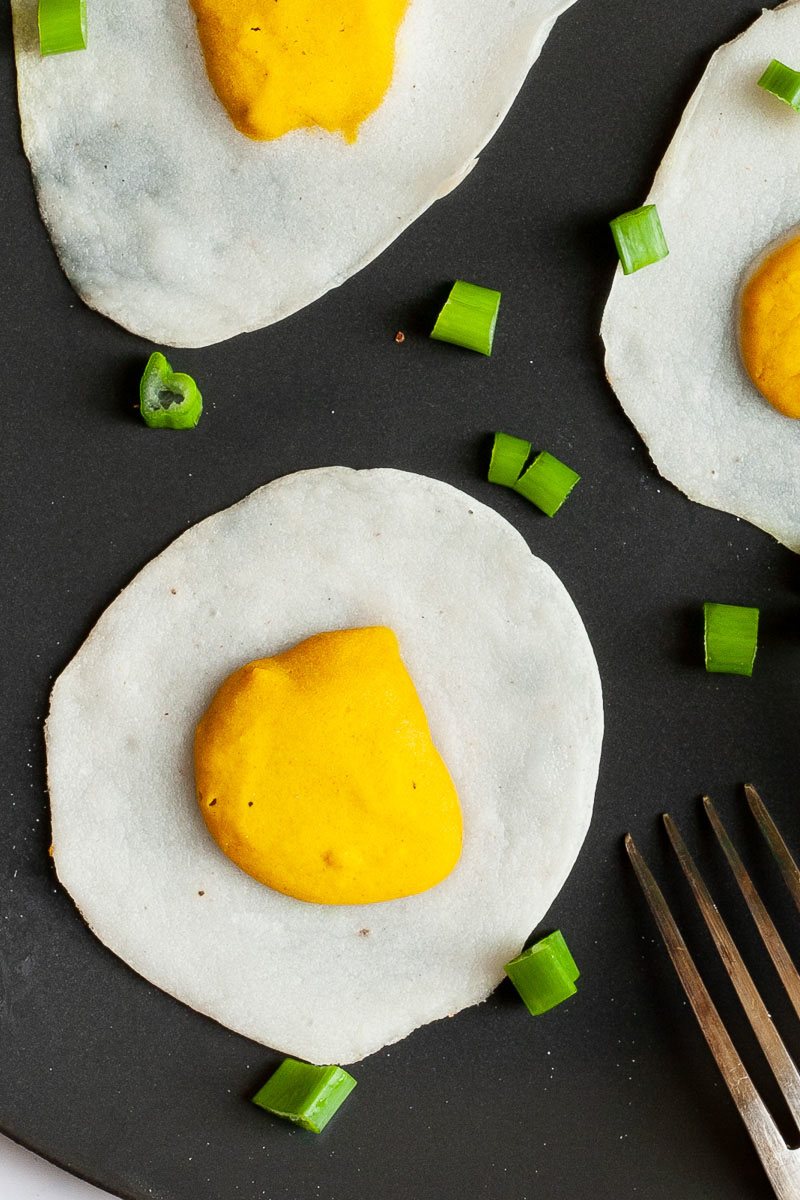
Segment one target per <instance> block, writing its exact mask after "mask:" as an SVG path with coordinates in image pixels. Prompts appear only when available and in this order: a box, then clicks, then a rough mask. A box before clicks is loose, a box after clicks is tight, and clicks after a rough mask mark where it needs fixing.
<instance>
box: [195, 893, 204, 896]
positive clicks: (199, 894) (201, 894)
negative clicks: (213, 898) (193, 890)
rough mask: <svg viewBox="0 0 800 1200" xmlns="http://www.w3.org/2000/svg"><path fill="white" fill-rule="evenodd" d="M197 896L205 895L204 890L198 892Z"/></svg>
mask: <svg viewBox="0 0 800 1200" xmlns="http://www.w3.org/2000/svg"><path fill="white" fill-rule="evenodd" d="M197 894H198V896H205V892H198V893H197Z"/></svg>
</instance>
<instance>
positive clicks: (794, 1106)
mask: <svg viewBox="0 0 800 1200" xmlns="http://www.w3.org/2000/svg"><path fill="white" fill-rule="evenodd" d="M664 825H665V826H666V829H667V833H668V835H669V840H670V842H671V843H672V848H673V849H674V851H675V853H676V855H677V856H678V862H679V863H680V865H681V868H682V870H683V873H684V875H685V876H686V878H687V879H688V881H689V885H690V887H691V889H692V892H693V893H694V898H695V900H696V901H697V905H698V907H699V909H700V912H701V913H702V915H703V920H704V921H705V923H706V925H707V926H708V929H709V932H710V934H711V936H712V937H713V939H714V944H715V945H716V947H717V950H718V951H719V956H720V958H721V959H722V961H723V963H724V964H725V969H726V971H727V972H728V974H729V975H730V978H731V983H732V984H733V986H734V988H735V989H736V995H737V996H738V997H739V1000H740V1002H741V1005H742V1008H743V1009H744V1011H745V1013H746V1014H747V1019H748V1021H749V1022H750V1024H751V1025H752V1027H753V1032H754V1034H755V1035H756V1037H757V1038H758V1043H759V1045H760V1046H761V1049H762V1050H763V1051H764V1054H765V1056H766V1059H767V1062H768V1063H769V1065H770V1067H771V1068H772V1071H773V1074H774V1075H775V1078H776V1079H777V1081H778V1084H779V1085H780V1089H781V1091H782V1092H783V1095H784V1098H785V1100H786V1103H787V1104H788V1106H789V1109H790V1110H791V1114H792V1117H793V1118H794V1121H795V1124H796V1125H798V1126H800V1072H798V1070H797V1067H796V1066H795V1065H794V1062H793V1061H792V1059H791V1056H790V1054H789V1051H788V1050H787V1049H786V1047H785V1045H784V1044H783V1041H782V1039H781V1036H780V1034H779V1033H778V1031H777V1029H776V1028H775V1026H774V1024H773V1022H772V1017H771V1016H770V1015H769V1013H768V1011H767V1007H766V1005H765V1004H764V1001H763V1000H762V999H761V996H760V995H759V992H758V989H757V988H756V985H755V984H754V983H753V978H752V976H751V974H750V972H749V971H748V969H747V967H746V966H745V963H744V959H743V958H742V956H741V954H740V953H739V950H738V948H737V946H736V943H735V942H734V940H733V938H732V937H731V935H730V932H729V930H728V927H727V925H726V924H725V922H724V921H723V919H722V917H721V916H720V914H719V910H718V908H717V906H716V904H715V903H714V901H713V899H712V897H711V893H710V892H709V890H708V888H707V887H706V885H705V883H704V881H703V878H702V876H701V875H700V872H699V871H698V870H697V867H696V866H695V863H694V860H693V858H692V856H691V854H690V853H689V851H688V850H687V848H686V844H685V843H684V841H683V838H682V837H681V835H680V834H679V833H678V830H677V828H676V826H675V822H674V821H673V820H672V818H671V817H670V815H669V813H664Z"/></svg>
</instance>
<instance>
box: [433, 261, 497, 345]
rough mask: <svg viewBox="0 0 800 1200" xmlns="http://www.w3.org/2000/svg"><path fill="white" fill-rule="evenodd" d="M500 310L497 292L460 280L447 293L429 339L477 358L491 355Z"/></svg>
mask: <svg viewBox="0 0 800 1200" xmlns="http://www.w3.org/2000/svg"><path fill="white" fill-rule="evenodd" d="M499 307H500V293H499V292H493V291H492V290H491V288H485V287H479V286H478V284H476V283H464V281H463V280H461V279H459V280H457V281H456V283H454V284H453V286H452V288H451V289H450V295H449V296H448V297H447V300H446V301H445V305H444V308H443V309H442V311H441V312H440V313H439V316H438V317H437V318H436V324H435V325H434V327H433V329H432V330H431V337H432V338H436V340H437V341H439V342H452V343H453V345H455V346H465V347H466V348H467V350H477V352H478V353H479V354H491V353H492V342H493V341H494V327H495V325H496V323H497V310H498V308H499Z"/></svg>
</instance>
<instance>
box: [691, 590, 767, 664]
mask: <svg viewBox="0 0 800 1200" xmlns="http://www.w3.org/2000/svg"><path fill="white" fill-rule="evenodd" d="M703 620H704V624H705V657H706V670H707V671H712V672H715V673H717V674H725V675H752V674H753V664H754V662H755V660H756V650H757V649H758V609H757V608H745V607H743V606H742V605H739V604H704V605H703Z"/></svg>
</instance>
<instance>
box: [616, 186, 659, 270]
mask: <svg viewBox="0 0 800 1200" xmlns="http://www.w3.org/2000/svg"><path fill="white" fill-rule="evenodd" d="M609 224H610V225H611V232H612V234H613V236H614V244H615V246H616V247H617V254H618V255H619V261H620V262H621V263H622V270H623V271H624V273H625V274H626V275H631V274H632V273H633V272H634V271H639V270H641V268H642V267H649V266H650V264H651V263H655V262H658V261H659V260H660V259H662V258H666V257H667V255H668V254H669V247H668V246H667V242H666V238H665V237H664V231H663V229H662V228H661V221H660V220H659V216H658V211H657V210H656V206H655V204H645V205H643V207H642V208H634V209H632V210H631V211H630V212H626V213H622V215H621V216H619V217H615V218H614V220H613V221H611V222H609Z"/></svg>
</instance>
